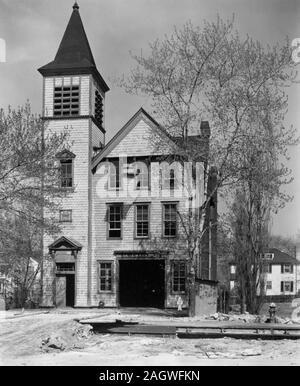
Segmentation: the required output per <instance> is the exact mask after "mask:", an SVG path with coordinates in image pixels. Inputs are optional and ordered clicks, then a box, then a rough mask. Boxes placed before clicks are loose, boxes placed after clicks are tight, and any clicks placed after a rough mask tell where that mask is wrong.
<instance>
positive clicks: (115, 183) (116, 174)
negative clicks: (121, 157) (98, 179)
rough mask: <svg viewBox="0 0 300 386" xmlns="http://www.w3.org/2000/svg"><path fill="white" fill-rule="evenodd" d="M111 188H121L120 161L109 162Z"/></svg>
mask: <svg viewBox="0 0 300 386" xmlns="http://www.w3.org/2000/svg"><path fill="white" fill-rule="evenodd" d="M108 181H109V189H113V190H118V189H120V186H121V183H120V165H119V161H116V162H110V163H109V180H108Z"/></svg>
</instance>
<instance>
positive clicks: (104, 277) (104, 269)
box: [99, 262, 113, 292]
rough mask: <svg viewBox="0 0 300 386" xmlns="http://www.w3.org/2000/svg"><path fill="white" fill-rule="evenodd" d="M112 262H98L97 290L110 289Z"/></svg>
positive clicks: (105, 290) (107, 290) (108, 290)
mask: <svg viewBox="0 0 300 386" xmlns="http://www.w3.org/2000/svg"><path fill="white" fill-rule="evenodd" d="M112 266H113V263H112V262H108V263H107V262H106V263H99V290H100V292H111V291H112Z"/></svg>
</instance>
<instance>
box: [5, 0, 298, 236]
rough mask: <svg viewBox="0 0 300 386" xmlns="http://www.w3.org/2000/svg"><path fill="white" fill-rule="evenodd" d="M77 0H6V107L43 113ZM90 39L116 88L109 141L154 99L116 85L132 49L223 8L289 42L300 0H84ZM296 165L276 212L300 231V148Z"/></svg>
mask: <svg viewBox="0 0 300 386" xmlns="http://www.w3.org/2000/svg"><path fill="white" fill-rule="evenodd" d="M73 3H74V1H73V0H64V1H62V0H0V38H2V39H5V41H6V45H7V61H6V63H0V107H7V105H11V106H13V107H17V106H18V105H22V104H24V103H25V101H26V100H27V99H29V101H30V102H31V105H32V108H33V111H34V112H36V113H40V112H41V105H42V79H41V75H40V74H39V73H38V72H37V68H38V67H40V66H42V65H44V64H46V63H48V62H50V61H52V60H53V59H54V56H55V54H56V51H57V48H58V46H59V43H60V41H61V38H62V35H63V33H64V30H65V28H66V26H67V22H68V20H69V18H70V15H71V11H72V6H73ZM78 3H79V6H80V13H81V17H82V19H83V23H84V26H85V29H86V32H87V35H88V38H89V42H90V45H91V48H92V51H93V54H94V57H95V60H96V63H97V65H98V69H99V71H100V72H101V74H102V76H103V77H104V79H105V80H106V81H107V83H108V84H109V86H110V88H111V91H110V92H109V93H108V94H107V98H106V129H107V139H108V140H109V139H110V138H111V137H112V135H114V134H115V133H116V132H117V131H118V130H119V129H120V128H121V127H122V126H123V124H124V123H126V122H127V120H128V119H129V118H130V117H131V116H132V115H133V114H134V113H135V112H136V111H137V110H138V109H139V108H140V107H141V106H143V107H145V108H146V109H147V108H148V107H149V101H147V100H144V99H142V98H137V97H133V96H129V95H126V94H125V93H124V92H123V91H122V90H121V89H119V88H118V87H117V86H116V85H115V84H114V79H115V77H116V76H120V75H122V74H123V73H125V74H126V73H128V71H129V70H130V68H131V67H132V66H133V65H134V63H133V61H132V59H131V57H130V54H129V52H130V51H131V52H133V53H135V52H139V51H140V49H141V48H146V47H147V45H148V43H149V42H151V41H153V40H154V39H156V38H160V37H163V36H164V34H168V33H170V32H171V31H172V29H173V27H174V26H175V25H176V26H181V25H182V24H184V23H185V22H187V21H189V20H191V21H192V22H193V23H194V24H195V25H197V24H198V25H201V23H202V21H203V19H207V20H214V19H215V18H216V16H217V14H219V15H220V16H221V17H222V18H230V17H231V16H232V14H235V20H236V27H237V29H238V30H239V32H240V33H241V34H245V35H246V34H249V35H250V36H252V37H254V38H256V39H258V40H260V41H262V42H263V43H270V44H273V43H276V42H278V41H282V40H283V39H284V38H285V37H286V36H287V35H288V36H289V37H290V38H291V39H294V38H300V0H251V1H250V0H79V1H78ZM299 105H300V84H299V85H295V86H293V87H292V89H290V91H289V111H288V114H287V117H286V124H291V123H293V124H294V125H295V127H297V128H298V129H299V134H300V109H299ZM290 154H291V160H290V162H289V166H290V167H291V168H292V169H293V174H294V177H295V181H294V182H293V184H291V185H290V186H289V188H288V192H289V193H290V194H292V195H294V200H293V202H292V203H290V204H288V205H287V206H286V208H285V209H284V210H282V211H281V212H280V213H279V215H277V216H276V217H274V219H273V232H274V233H276V234H283V235H294V234H296V233H297V232H299V231H300V167H299V166H298V165H300V147H298V148H297V149H295V148H294V149H291V151H290Z"/></svg>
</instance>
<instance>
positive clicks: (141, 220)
mask: <svg viewBox="0 0 300 386" xmlns="http://www.w3.org/2000/svg"><path fill="white" fill-rule="evenodd" d="M135 229H136V237H141V238H146V237H149V205H146V204H143V205H136V207H135Z"/></svg>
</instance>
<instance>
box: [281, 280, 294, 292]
mask: <svg viewBox="0 0 300 386" xmlns="http://www.w3.org/2000/svg"><path fill="white" fill-rule="evenodd" d="M293 291H294V282H293V281H282V282H281V292H282V293H285V292H293Z"/></svg>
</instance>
